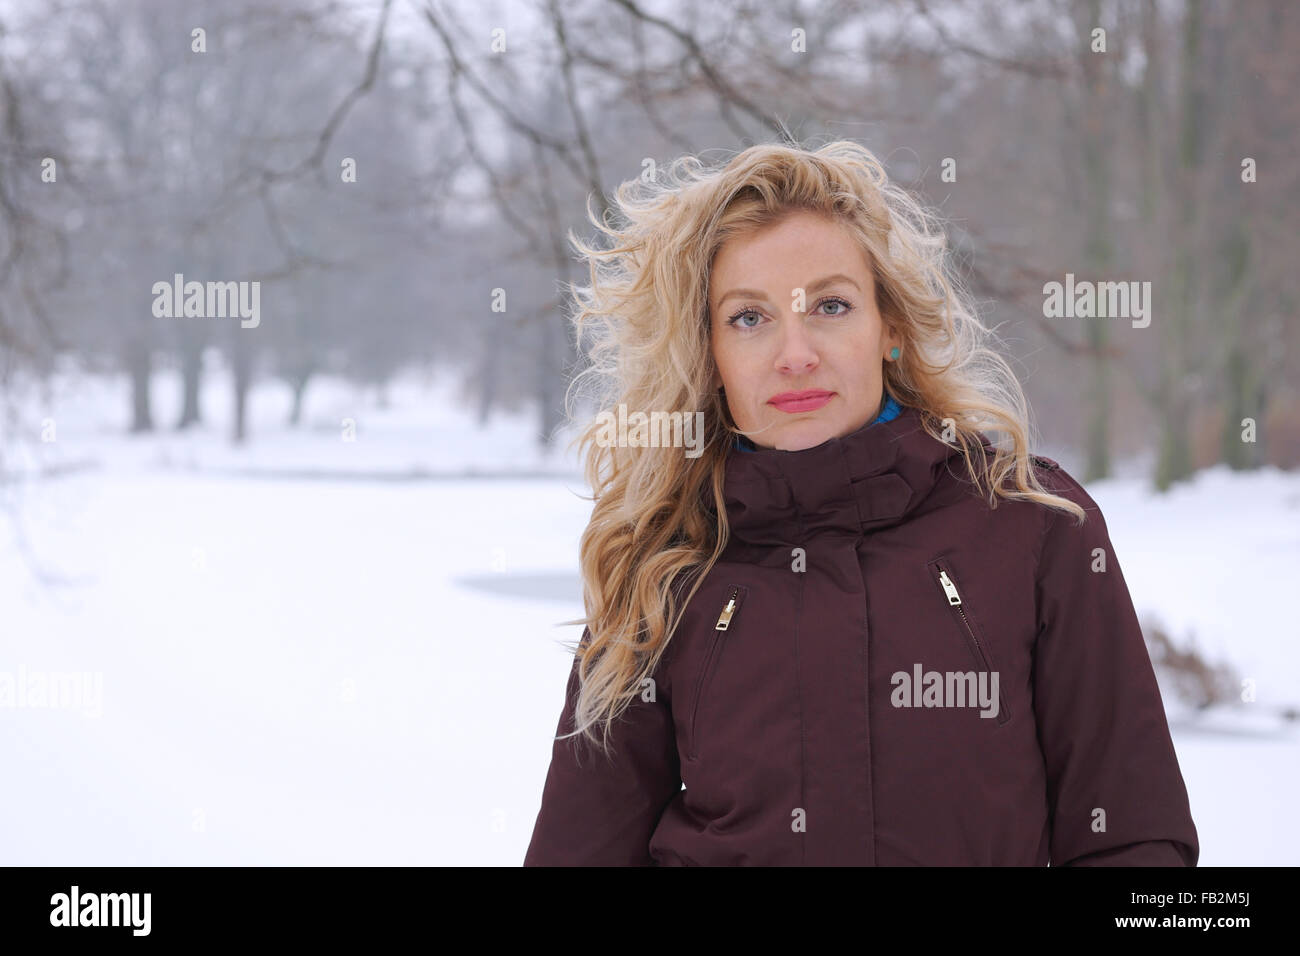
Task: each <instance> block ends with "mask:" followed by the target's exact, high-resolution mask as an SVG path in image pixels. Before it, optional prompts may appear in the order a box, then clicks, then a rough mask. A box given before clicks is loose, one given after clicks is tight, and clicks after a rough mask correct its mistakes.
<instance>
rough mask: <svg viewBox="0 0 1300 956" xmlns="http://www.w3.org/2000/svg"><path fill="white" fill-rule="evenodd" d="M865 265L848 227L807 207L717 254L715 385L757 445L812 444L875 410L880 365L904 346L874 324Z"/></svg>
mask: <svg viewBox="0 0 1300 956" xmlns="http://www.w3.org/2000/svg"><path fill="white" fill-rule="evenodd" d="M866 260H867V257H866V255H865V254H864V253H863V252H862V250H861V249H859V247H858V245H857V244H856V243H855V242H854V241H853V239H852V237H851V235H850V234H849V232H848V231H847V230H846V229H845V228H844V227H843V226H841V225H839V224H838V223H835V222H833V221H830V220H828V219H825V218H823V217H822V216H818V215H816V214H814V213H810V212H805V211H799V212H793V213H790V214H788V215H787V216H785V217H784V218H783V219H781V220H780V221H778V222H775V223H771V224H769V225H767V226H765V227H763V228H762V229H759V230H757V231H755V232H753V233H751V234H749V235H746V236H737V237H735V238H733V239H731V240H729V241H728V242H726V243H724V244H723V246H722V248H720V249H719V250H718V253H717V256H716V257H715V258H714V261H713V270H712V274H711V276H710V281H709V326H710V331H709V342H710V347H711V348H712V351H713V361H714V365H715V366H716V369H717V371H716V372H715V374H714V381H713V387H714V388H715V389H716V388H717V387H718V386H719V385H721V386H724V387H725V388H726V400H727V409H728V411H730V412H731V417H732V419H733V420H734V421H735V422H736V424H737V425H738V426H739V427H740V428H741V430H742V431H744V432H746V433H747V434H748V436H749V438H750V440H751V441H753V442H754V444H755V445H758V446H759V447H762V448H780V449H784V450H786V451H798V450H800V449H803V448H812V447H813V446H815V445H820V444H821V443H822V442H825V441H828V440H830V439H832V438H839V437H842V436H844V435H847V434H849V433H851V432H854V431H856V430H857V429H859V428H861V427H862V426H863V425H865V424H866V423H867V422H869V421H871V420H873V419H874V418H875V417H876V414H877V413H878V412H879V410H880V401H881V391H882V388H883V376H884V372H883V366H882V363H883V362H884V360H885V356H886V355H887V354H888V353H889V350H890V349H891V348H893V347H894V346H896V345H897V346H900V347H901V345H902V342H901V340H900V338H899V337H898V335H897V334H896V333H895V332H893V330H891V329H888V328H886V327H885V324H884V322H883V321H882V320H881V317H880V312H879V310H878V309H877V308H876V294H875V288H874V285H873V281H872V275H871V269H870V267H869V265H868V263H867V261H866ZM799 392H812V393H814V394H812V395H811V396H809V397H808V398H807V400H804V401H799V400H798V398H797V396H793V395H791V393H799Z"/></svg>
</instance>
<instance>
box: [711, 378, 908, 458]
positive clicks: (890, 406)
mask: <svg viewBox="0 0 1300 956" xmlns="http://www.w3.org/2000/svg"><path fill="white" fill-rule="evenodd" d="M902 412H903V406H902V405H899V404H898V402H896V401H894V396H892V395H890V394H889V393H888V392H886V393H885V407H884V409H883V410H882V411H881V413H880V414H879V415H877V416H876V420H875V421H874V422H872V423H871V424H872V425H879V424H880V423H881V422H892V421H893V420H894V419H895V418H897V417H898V416H899V415H901V414H902ZM732 447H734V448H735V449H736V450H737V451H758V447H757V446H756V445H755V444H754V443H753V442H752V441H750V440H749V439H748V438H746V437H745V436H744V435H737V436H736V443H735V445H733V446H732Z"/></svg>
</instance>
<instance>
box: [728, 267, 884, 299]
mask: <svg viewBox="0 0 1300 956" xmlns="http://www.w3.org/2000/svg"><path fill="white" fill-rule="evenodd" d="M836 282H844V283H847V284H849V285H851V286H853V288H855V289H857V290H858V291H859V292H861V291H862V287H861V286H860V285H858V284H857V283H856V282H854V281H853V280H852V279H850V278H849V277H848V276H846V275H844V273H842V272H837V273H835V274H834V275H830V276H826V277H824V278H821V279H818V280H817V281H816V282H813V283H811V284H809V285H806V286H804V291H805V292H806V293H808V294H809V295H813V294H814V293H816V292H818V291H819V290H821V289H824V288H826V287H827V286H828V285H834V284H835V283H836ZM735 296H740V297H741V298H745V299H766V298H767V295H766V293H764V292H763V291H762V290H760V289H732V290H731V291H730V292H728V293H727V294H726V295H724V296H723V297H722V298H721V299H719V300H718V305H722V303H724V302H726V301H727V300H728V299H730V298H733V297H735Z"/></svg>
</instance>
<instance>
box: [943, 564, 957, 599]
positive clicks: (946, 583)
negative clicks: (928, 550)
mask: <svg viewBox="0 0 1300 956" xmlns="http://www.w3.org/2000/svg"><path fill="white" fill-rule="evenodd" d="M939 583H940V584H942V585H943V593H944V594H946V595H948V603H949V604H960V603H961V595H960V594H958V593H957V585H955V584H953V583H952V579H951V578H950V577H948V572H947V571H945V570H944V569H943V568H940V569H939Z"/></svg>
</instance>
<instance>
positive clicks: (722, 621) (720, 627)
mask: <svg viewBox="0 0 1300 956" xmlns="http://www.w3.org/2000/svg"><path fill="white" fill-rule="evenodd" d="M735 613H736V591H735V590H734V589H733V590H732V592H731V596H730V597H728V598H727V603H726V605H725V606H724V607H723V608H722V613H721V614H719V615H718V623H717V624H715V625H713V629H714V630H715V631H725V630H726V629H727V628H729V627H730V626H731V615H733V614H735Z"/></svg>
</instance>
